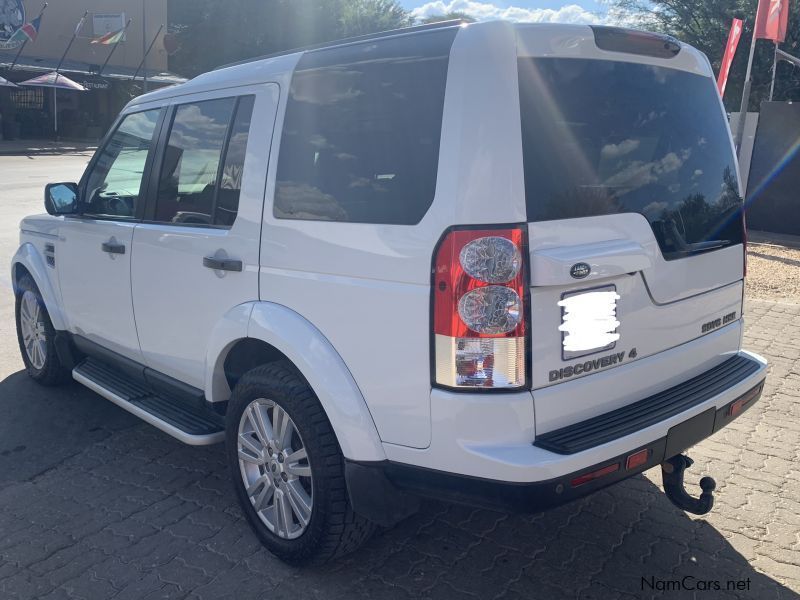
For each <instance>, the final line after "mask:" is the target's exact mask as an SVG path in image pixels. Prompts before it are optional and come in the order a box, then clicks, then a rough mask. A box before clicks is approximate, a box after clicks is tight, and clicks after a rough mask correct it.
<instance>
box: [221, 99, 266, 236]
mask: <svg viewBox="0 0 800 600" xmlns="http://www.w3.org/2000/svg"><path fill="white" fill-rule="evenodd" d="M255 99H256V98H255V96H244V97H242V98H239V104H238V106H237V107H236V116H235V117H234V119H233V125H232V126H231V133H230V138H229V139H228V149H227V151H226V152H225V162H224V163H223V166H222V173H221V175H220V182H219V191H218V192H217V202H216V204H215V205H214V224H215V225H224V226H226V227H230V226H231V225H233V222H234V221H235V220H236V213H237V212H238V210H239V194H240V193H241V191H242V173H243V171H244V157H245V152H246V151H247V136H248V133H249V132H250V119H251V117H252V116H253V104H254V103H255Z"/></svg>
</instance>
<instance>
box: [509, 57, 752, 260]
mask: <svg viewBox="0 0 800 600" xmlns="http://www.w3.org/2000/svg"><path fill="white" fill-rule="evenodd" d="M518 66H519V86H520V104H521V117H522V150H523V160H524V166H525V192H526V197H527V210H528V219H529V220H530V221H547V220H553V219H568V218H576V217H588V216H596V215H609V214H616V213H624V212H628V213H630V212H633V213H640V214H642V215H644V216H645V217H646V218H647V220H648V221H649V222H650V225H651V227H652V228H653V232H654V234H655V236H656V239H657V240H658V243H659V245H660V247H661V251H662V253H663V255H664V258H666V259H667V260H671V259H676V258H681V257H683V256H688V255H690V254H694V253H698V252H703V251H707V250H713V249H716V248H720V247H724V246H728V245H731V244H738V243H741V242H742V233H743V231H742V218H741V210H742V199H741V197H740V196H739V192H738V183H737V180H736V168H735V163H734V156H733V152H732V149H731V145H730V141H729V137H728V130H727V124H726V122H725V117H724V115H723V113H722V111H721V109H720V105H719V100H718V98H717V92H716V89H715V88H714V83H713V82H712V80H711V79H709V78H707V77H702V76H699V75H694V74H691V73H687V72H684V71H678V70H676V69H668V68H663V67H654V66H649V65H640V64H633V63H624V62H616V61H605V60H587V59H573V58H569V59H562V58H520V59H519V65H518Z"/></svg>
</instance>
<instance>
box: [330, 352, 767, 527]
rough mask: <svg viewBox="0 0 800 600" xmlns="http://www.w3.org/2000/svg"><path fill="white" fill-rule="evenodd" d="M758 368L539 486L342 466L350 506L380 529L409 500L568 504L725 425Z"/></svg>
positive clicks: (755, 387) (752, 393)
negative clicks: (738, 383)
mask: <svg viewBox="0 0 800 600" xmlns="http://www.w3.org/2000/svg"><path fill="white" fill-rule="evenodd" d="M758 366H759V368H758V370H757V371H756V372H755V373H754V374H753V376H750V377H748V378H747V379H748V385H749V386H750V387H749V388H748V389H747V390H746V391H744V392H743V393H741V394H738V395H736V396H734V397H733V398H729V399H728V400H727V401H726V402H725V403H724V404H722V405H720V406H719V407H717V406H716V405H711V406H709V407H707V408H705V409H704V410H702V411H701V412H698V413H697V414H694V415H693V416H691V417H689V418H686V419H684V420H682V421H681V422H679V423H676V424H675V425H673V426H672V427H670V428H669V429H668V430H667V433H666V435H664V436H661V437H658V438H656V439H654V440H652V441H650V442H648V443H646V444H642V445H638V446H631V447H629V448H628V449H626V450H625V451H624V452H622V453H620V454H617V455H615V456H613V457H611V458H610V459H606V460H601V461H595V462H592V463H591V464H589V465H588V466H586V467H584V468H581V469H579V470H576V471H572V472H568V473H564V474H562V475H559V476H557V477H553V478H550V479H547V480H543V481H531V482H510V481H500V480H493V479H486V478H481V477H470V476H467V475H459V474H454V473H448V472H442V471H437V470H433V469H428V468H425V467H421V466H413V465H408V464H399V463H395V462H391V461H382V462H378V463H355V462H348V463H347V465H346V477H347V483H348V489H349V491H350V497H351V502H352V504H353V507H354V509H355V510H356V512H360V513H362V514H364V515H365V516H367V517H368V518H371V519H372V520H374V521H376V522H377V523H379V524H385V525H389V524H391V523H393V522H395V521H397V520H399V519H400V518H402V517H403V516H405V514H406V513H407V512H408V511H407V510H406V507H408V506H409V505H410V504H411V503H412V502H413V501H412V500H411V498H412V497H413V496H423V497H431V498H436V499H439V500H445V501H450V502H455V503H459V504H467V505H470V506H477V507H482V508H490V509H503V510H509V511H514V512H536V511H540V510H544V509H547V508H552V507H554V506H557V505H560V504H564V503H566V502H571V501H573V500H576V499H578V498H581V497H583V496H587V495H589V494H592V493H594V492H596V491H598V490H600V489H602V488H604V487H607V486H609V485H612V484H614V483H617V482H619V481H622V480H624V479H627V478H629V477H631V476H633V475H636V474H638V473H641V472H643V471H646V470H647V469H650V468H652V467H655V466H658V465H659V464H661V463H662V462H664V461H665V460H667V459H669V458H671V457H673V456H675V455H677V454H680V453H681V452H683V451H684V450H686V449H687V448H689V447H691V446H693V445H694V444H696V443H698V442H700V441H701V440H703V439H705V438H707V437H709V436H710V435H712V434H713V433H714V432H716V431H718V430H720V429H722V428H723V427H725V426H726V425H728V424H729V423H730V422H731V421H733V420H734V419H735V418H737V417H738V416H739V415H740V414H741V413H743V412H744V411H745V410H747V409H749V408H750V407H752V406H753V405H754V404H755V403H756V402H757V401H758V400H759V398H760V397H761V394H762V392H763V388H764V372H763V371H764V367H765V364H764V363H763V361H760V362H759V363H758ZM756 375H760V377H758V376H756ZM641 453H646V456H647V458H646V460H645V461H644V462H642V463H640V464H637V465H636V466H633V467H630V468H629V466H628V458H629V457H630V456H631V455H634V454H636V455H639V454H641ZM598 471H599V472H604V473H605V474H604V475H602V476H599V477H597V478H594V479H589V480H586V479H585V478H584V477H583V476H585V475H587V474H589V473H595V472H598ZM404 492H405V494H404Z"/></svg>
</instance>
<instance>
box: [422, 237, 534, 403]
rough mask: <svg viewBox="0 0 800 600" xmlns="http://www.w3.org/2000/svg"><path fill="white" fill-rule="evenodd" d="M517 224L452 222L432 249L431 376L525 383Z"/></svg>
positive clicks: (440, 380)
mask: <svg viewBox="0 0 800 600" xmlns="http://www.w3.org/2000/svg"><path fill="white" fill-rule="evenodd" d="M525 231H526V230H525V228H524V227H523V226H515V227H502V228H497V229H494V228H490V227H485V228H482V229H452V230H450V232H449V233H447V234H446V235H445V236H444V238H443V239H442V241H441V242H440V243H439V246H438V248H437V250H436V253H435V259H434V265H433V279H432V289H431V294H432V308H433V324H432V326H433V332H432V335H433V353H434V356H433V368H434V374H433V379H434V383H435V384H436V385H440V386H444V387H449V388H458V389H506V390H508V389H519V388H523V387H525V386H526V384H527V373H526V358H525V357H526V353H527V348H526V335H527V333H528V323H527V321H528V298H529V295H528V287H527V286H528V284H527V273H526V268H525V266H526V254H527V243H526V234H525Z"/></svg>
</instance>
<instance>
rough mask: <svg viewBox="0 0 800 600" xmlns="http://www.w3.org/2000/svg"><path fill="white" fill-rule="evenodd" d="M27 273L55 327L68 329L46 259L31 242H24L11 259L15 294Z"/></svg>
mask: <svg viewBox="0 0 800 600" xmlns="http://www.w3.org/2000/svg"><path fill="white" fill-rule="evenodd" d="M25 275H30V277H31V278H32V279H33V282H34V283H35V284H36V287H37V288H39V293H40V294H41V295H42V300H43V301H44V306H45V308H46V309H47V312H48V314H49V315H50V321H51V323H53V328H54V329H56V330H63V329H66V328H67V327H66V321H65V319H64V314H63V312H62V310H61V305H60V304H59V302H58V299H57V296H56V293H55V290H54V289H53V286H52V284H51V282H50V277H49V276H48V274H47V267H46V266H45V262H44V259H43V258H42V256H41V254H39V251H38V250H37V249H36V247H35V246H34V245H33V244H31V243H30V242H26V243H24V244H22V245H21V246H20V247H19V249H18V250H17V252H16V254H14V258H12V259H11V283H12V285H13V287H14V293H15V294H16V293H17V284H18V282H19V280H20V279H21V278H22V277H23V276H25Z"/></svg>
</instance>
